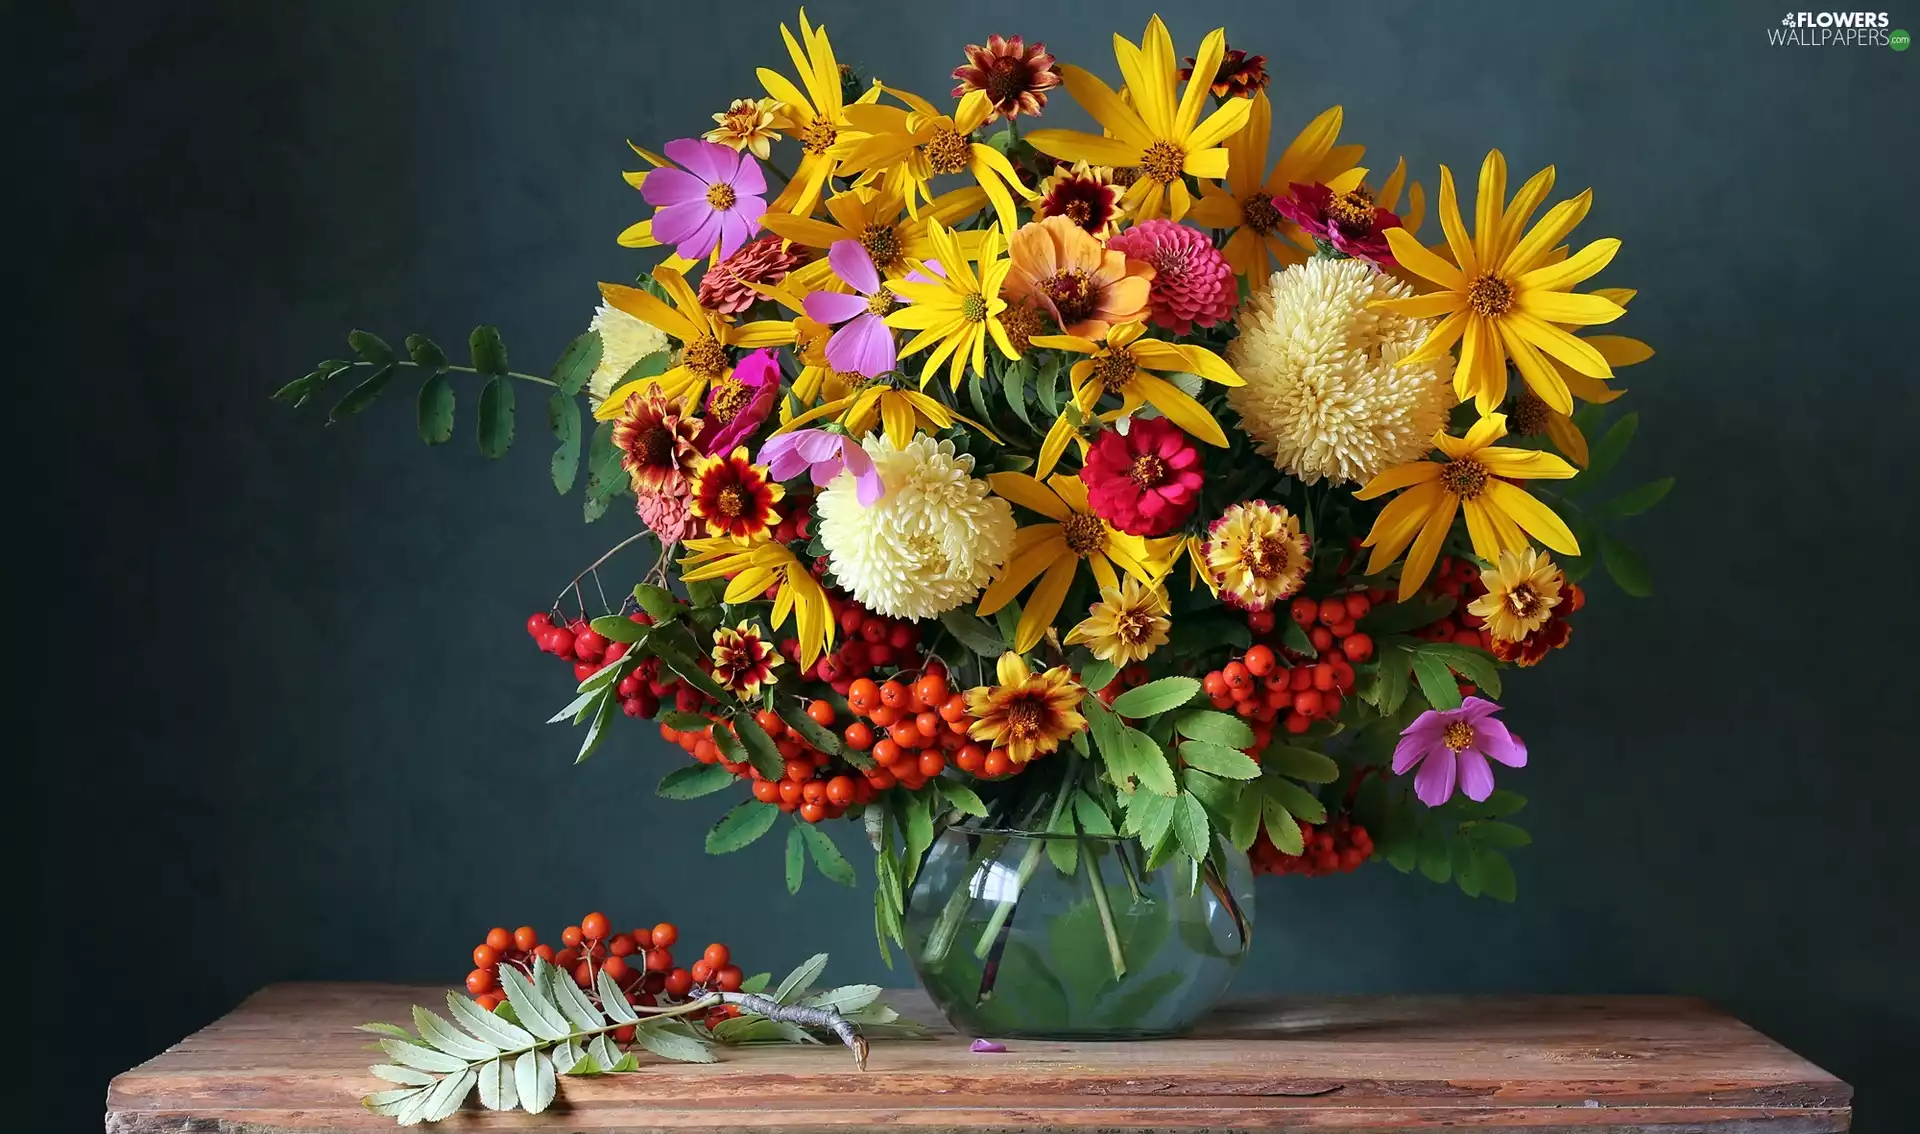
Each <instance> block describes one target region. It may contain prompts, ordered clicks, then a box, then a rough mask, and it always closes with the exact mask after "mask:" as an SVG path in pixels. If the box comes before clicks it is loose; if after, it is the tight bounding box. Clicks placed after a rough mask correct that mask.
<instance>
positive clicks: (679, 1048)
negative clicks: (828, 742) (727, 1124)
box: [633, 808, 779, 1063]
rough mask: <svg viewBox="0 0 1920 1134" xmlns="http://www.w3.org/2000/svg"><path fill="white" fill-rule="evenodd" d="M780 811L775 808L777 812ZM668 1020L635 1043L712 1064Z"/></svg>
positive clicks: (636, 1034) (651, 1024)
mask: <svg viewBox="0 0 1920 1134" xmlns="http://www.w3.org/2000/svg"><path fill="white" fill-rule="evenodd" d="M778 810H779V809H778V808H775V811H776V812H777V811H778ZM668 1022H669V1021H666V1020H649V1021H648V1022H646V1023H644V1024H641V1025H640V1026H639V1027H637V1028H635V1029H634V1031H633V1042H635V1043H637V1044H639V1045H640V1046H641V1047H644V1048H646V1049H647V1050H648V1051H651V1052H653V1053H654V1054H655V1055H657V1056H659V1057H660V1058H662V1059H671V1060H673V1061H675V1062H676V1063H712V1062H714V1059H715V1057H714V1054H713V1050H712V1049H711V1048H709V1047H708V1046H707V1045H706V1044H704V1043H701V1042H700V1041H699V1040H697V1039H694V1038H693V1037H692V1036H687V1035H682V1034H680V1033H679V1032H676V1031H671V1030H669V1029H668V1027H667V1024H668Z"/></svg>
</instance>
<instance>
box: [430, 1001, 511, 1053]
mask: <svg viewBox="0 0 1920 1134" xmlns="http://www.w3.org/2000/svg"><path fill="white" fill-rule="evenodd" d="M413 1028H414V1030H415V1031H417V1032H419V1033H420V1038H421V1039H423V1040H425V1041H426V1042H427V1043H430V1044H432V1045H433V1046H434V1047H437V1048H439V1049H440V1050H441V1051H444V1052H446V1053H447V1054H448V1055H451V1056H455V1057H457V1058H459V1059H463V1060H466V1061H467V1062H469V1063H471V1062H473V1061H474V1060H476V1059H491V1058H493V1057H494V1056H496V1055H498V1054H500V1049H499V1048H497V1047H495V1046H494V1045H493V1044H490V1043H488V1042H486V1041H485V1040H484V1039H475V1038H474V1037H472V1036H470V1035H468V1034H467V1033H465V1032H463V1031H461V1030H460V1029H459V1028H456V1027H454V1026H453V1025H452V1024H449V1023H448V1022H447V1021H446V1020H445V1019H443V1018H442V1017H441V1016H440V1015H439V1014H437V1013H435V1012H434V1011H433V1010H431V1009H429V1008H422V1007H421V1006H420V1005H418V1004H415V1005H414V1006H413Z"/></svg>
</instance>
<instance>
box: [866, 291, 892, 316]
mask: <svg viewBox="0 0 1920 1134" xmlns="http://www.w3.org/2000/svg"><path fill="white" fill-rule="evenodd" d="M896 306H898V304H897V303H896V302H895V301H894V298H893V293H892V292H890V291H888V290H887V289H886V288H884V287H883V288H881V289H880V290H879V291H876V292H874V293H873V294H872V295H870V296H868V297H867V313H868V314H869V315H881V316H884V315H886V314H887V313H888V312H890V311H892V310H893V309H894V308H895V307H896Z"/></svg>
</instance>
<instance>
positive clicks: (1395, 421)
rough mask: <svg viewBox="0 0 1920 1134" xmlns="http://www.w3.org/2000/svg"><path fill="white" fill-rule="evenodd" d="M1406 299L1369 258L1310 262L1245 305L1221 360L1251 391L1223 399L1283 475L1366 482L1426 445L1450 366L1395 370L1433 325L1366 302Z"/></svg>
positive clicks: (1449, 400) (1447, 394) (1449, 383)
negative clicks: (1237, 329)
mask: <svg viewBox="0 0 1920 1134" xmlns="http://www.w3.org/2000/svg"><path fill="white" fill-rule="evenodd" d="M1412 294H1413V289H1412V288H1410V287H1409V286H1408V285H1407V284H1405V283H1403V282H1401V281H1399V280H1396V279H1394V278H1393V277H1392V276H1389V275H1387V274H1386V273H1384V272H1382V271H1380V270H1379V269H1377V268H1375V267H1374V266H1373V265H1371V264H1369V263H1367V262H1366V261H1364V260H1327V259H1319V258H1315V259H1312V260H1309V261H1307V262H1306V263H1304V264H1301V265H1298V266H1297V267H1292V268H1288V269H1286V270H1285V271H1281V272H1276V273H1274V275H1273V278H1272V280H1271V282H1270V284H1269V286H1268V287H1267V288H1266V290H1265V291H1264V292H1256V293H1255V294H1254V295H1253V296H1252V297H1250V298H1249V299H1248V300H1247V301H1246V303H1244V304H1243V305H1242V306H1241V308H1240V315H1239V318H1238V320H1237V322H1238V324H1239V327H1240V337H1239V338H1237V339H1235V340H1234V342H1233V345H1232V346H1231V347H1229V348H1228V349H1227V364H1228V365H1229V366H1231V367H1233V369H1234V372H1235V373H1237V374H1239V375H1240V376H1241V377H1242V378H1245V379H1246V380H1247V384H1246V385H1244V386H1240V387H1236V388H1234V389H1230V390H1228V391H1227V404H1229V405H1231V406H1232V407H1233V409H1234V412H1236V413H1238V414H1239V415H1240V420H1241V422H1242V423H1243V424H1244V425H1245V427H1246V430H1247V433H1248V434H1249V435H1250V436H1251V437H1253V439H1254V440H1255V441H1256V442H1257V443H1258V444H1259V448H1260V451H1261V452H1262V453H1264V454H1266V455H1267V456H1269V457H1271V458H1273V463H1274V464H1275V465H1276V466H1277V467H1278V468H1279V469H1280V470H1281V471H1282V472H1286V473H1290V474H1292V475H1293V476H1296V477H1298V478H1300V479H1301V480H1302V481H1305V482H1306V483H1308V484H1317V483H1319V482H1320V481H1321V480H1322V479H1326V480H1330V481H1332V482H1334V483H1336V484H1339V483H1343V482H1349V481H1350V482H1353V483H1358V484H1364V483H1366V482H1367V481H1369V480H1372V479H1373V478H1374V477H1375V476H1376V475H1378V474H1379V473H1381V472H1383V471H1385V470H1387V469H1389V468H1392V467H1394V466H1395V465H1402V464H1406V463H1407V462H1409V461H1417V460H1419V459H1420V458H1421V457H1423V456H1425V455H1426V453H1427V450H1428V449H1430V448H1432V447H1433V435H1434V434H1435V433H1436V432H1439V431H1441V430H1444V429H1445V428H1446V425H1447V411H1448V410H1449V409H1451V408H1452V407H1453V404H1454V401H1455V397H1454V393H1453V360H1452V359H1451V358H1450V357H1442V358H1439V359H1436V360H1434V361H1431V362H1423V363H1419V364H1417V365H1415V366H1410V367H1408V366H1401V365H1399V364H1398V360H1399V359H1400V358H1402V357H1404V356H1406V355H1408V354H1411V353H1413V351H1414V350H1415V349H1416V348H1418V347H1419V345H1420V343H1421V342H1422V341H1423V340H1424V339H1425V338H1426V337H1427V332H1428V331H1430V330H1432V329H1433V320H1431V319H1411V318H1408V317H1406V316H1404V315H1399V314H1396V313H1394V312H1392V311H1387V310H1384V309H1381V308H1377V307H1371V306H1369V305H1370V304H1371V303H1373V302H1374V301H1375V300H1381V299H1399V298H1403V297H1405V296H1409V295H1412Z"/></svg>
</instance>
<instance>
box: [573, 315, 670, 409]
mask: <svg viewBox="0 0 1920 1134" xmlns="http://www.w3.org/2000/svg"><path fill="white" fill-rule="evenodd" d="M587 330H589V331H598V332H599V333H600V364H599V365H598V366H595V367H594V368H593V376H592V377H591V378H589V379H587V401H588V402H589V403H591V404H592V405H593V406H594V407H595V408H598V407H599V405H600V403H601V402H604V401H606V400H607V395H608V394H611V393H613V388H614V386H615V385H616V384H618V383H619V381H620V379H622V378H624V377H626V376H627V371H628V370H631V369H632V368H633V364H634V363H636V362H639V361H640V360H641V359H643V358H645V357H647V356H648V355H650V354H655V353H658V352H660V351H663V350H666V349H668V345H669V344H668V343H667V336H666V335H664V334H662V333H661V331H660V328H658V327H656V326H654V325H653V324H651V323H643V322H641V321H640V320H638V319H636V318H634V317H633V316H631V315H629V314H627V313H626V312H625V311H622V310H620V309H619V308H618V307H614V306H611V305H609V304H606V303H602V304H601V305H600V306H599V307H597V308H595V309H594V312H593V320H592V322H590V323H588V324H587Z"/></svg>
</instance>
